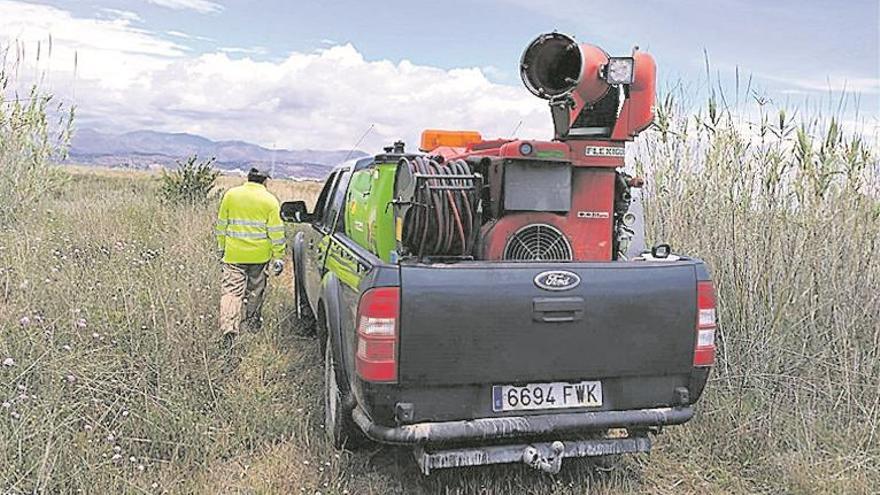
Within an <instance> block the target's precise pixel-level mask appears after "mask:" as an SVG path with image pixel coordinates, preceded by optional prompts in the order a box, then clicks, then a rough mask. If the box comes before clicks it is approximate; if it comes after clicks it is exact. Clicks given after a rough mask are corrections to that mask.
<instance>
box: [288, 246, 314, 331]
mask: <svg viewBox="0 0 880 495" xmlns="http://www.w3.org/2000/svg"><path fill="white" fill-rule="evenodd" d="M296 265H297V264H296V263H295V264H294V268H293V277H292V278H293V303H294V305H295V307H296V319H297V321H299V327H300V329H301V331H302V332H303V333H304V334H306V335H315V334H316V330H317V325H316V322H315V314H314V313H313V312H312V308H311V307H310V306H309V301H308V298H307V297H306V291H305V284H303V283H302V278H301V277H300V275H299V273H300V271H299V270H297V268H296Z"/></svg>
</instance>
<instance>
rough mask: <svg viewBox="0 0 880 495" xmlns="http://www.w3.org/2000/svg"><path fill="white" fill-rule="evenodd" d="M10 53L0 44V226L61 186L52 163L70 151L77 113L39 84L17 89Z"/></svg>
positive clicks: (60, 176)
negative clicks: (9, 64) (9, 65)
mask: <svg viewBox="0 0 880 495" xmlns="http://www.w3.org/2000/svg"><path fill="white" fill-rule="evenodd" d="M6 53H7V52H5V51H4V49H3V47H2V46H0V225H3V224H8V223H10V222H11V221H13V220H15V219H16V218H17V217H18V216H19V214H21V212H22V211H26V210H28V209H32V208H33V207H35V206H36V204H37V203H38V202H40V201H41V200H42V199H43V198H44V197H45V196H46V195H47V194H49V193H51V192H52V191H54V190H57V189H58V187H60V186H61V184H63V181H64V178H65V175H64V174H62V173H59V172H58V171H57V170H55V169H52V168H51V164H52V162H53V160H56V159H58V158H62V157H64V156H65V155H66V153H67V146H68V144H69V142H70V137H71V132H72V125H73V117H74V113H75V109H74V107H73V106H69V105H65V104H64V103H63V102H57V103H55V102H53V98H52V96H51V95H49V94H46V93H45V92H43V91H41V90H40V88H39V87H38V86H36V85H34V86H32V87H31V89H30V91H29V92H27V93H25V94H19V93H16V92H15V91H13V88H12V86H13V80H12V79H13V78H12V76H11V74H10V73H9V71H8V70H7V64H6V63H5V58H6ZM53 118H54V119H55V120H54V121H53V120H52V119H53Z"/></svg>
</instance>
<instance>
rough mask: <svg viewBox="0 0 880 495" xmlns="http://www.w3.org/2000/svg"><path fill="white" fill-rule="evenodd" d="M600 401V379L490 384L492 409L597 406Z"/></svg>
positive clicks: (526, 409) (513, 409)
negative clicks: (524, 383)
mask: <svg viewBox="0 0 880 495" xmlns="http://www.w3.org/2000/svg"><path fill="white" fill-rule="evenodd" d="M601 405H602V382H598V381H595V382H574V383H569V382H554V383H530V384H528V385H523V386H516V385H495V386H493V387H492V410H493V411H495V412H500V411H528V410H535V409H564V408H569V407H599V406H601Z"/></svg>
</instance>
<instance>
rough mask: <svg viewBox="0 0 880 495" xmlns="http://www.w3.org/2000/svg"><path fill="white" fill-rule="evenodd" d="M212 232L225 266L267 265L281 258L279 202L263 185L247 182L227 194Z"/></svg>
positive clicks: (283, 237)
mask: <svg viewBox="0 0 880 495" xmlns="http://www.w3.org/2000/svg"><path fill="white" fill-rule="evenodd" d="M215 233H216V234H217V246H218V247H219V248H220V249H221V250H223V252H224V254H223V261H224V262H226V263H266V262H267V261H269V260H270V259H282V258H283V257H284V239H285V235H284V223H282V222H281V214H280V206H279V205H278V199H276V198H275V196H273V195H272V193H270V192H269V191H267V190H266V186H264V185H262V184H258V183H256V182H246V183H244V184H243V185H241V186H238V187H233V188H232V189H230V190H228V191H226V194H224V195H223V200H222V201H221V202H220V211H219V212H218V214H217V226H216V229H215Z"/></svg>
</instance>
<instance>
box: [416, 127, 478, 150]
mask: <svg viewBox="0 0 880 495" xmlns="http://www.w3.org/2000/svg"><path fill="white" fill-rule="evenodd" d="M482 140H483V136H481V135H480V133H479V132H477V131H443V130H438V129H426V130H424V131H422V144H421V146H419V149H420V150H422V151H426V152H427V151H431V150H433V149H437V148H439V147H440V146H449V147H451V148H467V147H468V146H470V145H472V144H475V143H479V142H480V141H482Z"/></svg>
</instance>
